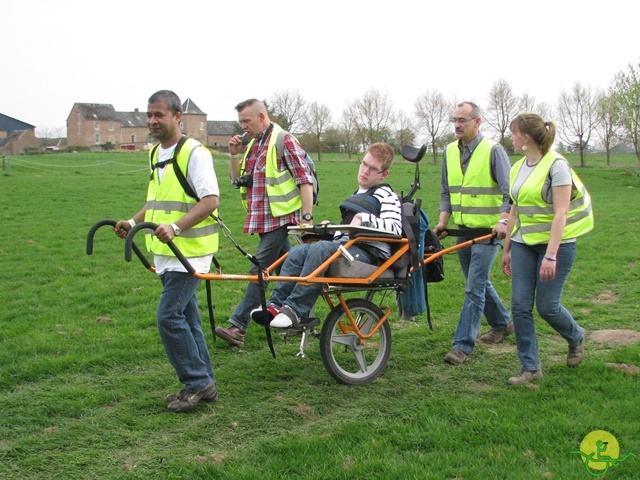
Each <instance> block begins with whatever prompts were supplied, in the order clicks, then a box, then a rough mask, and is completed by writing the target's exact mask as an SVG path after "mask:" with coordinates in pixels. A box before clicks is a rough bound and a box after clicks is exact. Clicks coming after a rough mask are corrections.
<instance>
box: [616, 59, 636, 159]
mask: <svg viewBox="0 0 640 480" xmlns="http://www.w3.org/2000/svg"><path fill="white" fill-rule="evenodd" d="M611 92H612V97H613V99H614V102H615V103H616V105H617V107H618V112H619V114H620V117H619V124H620V127H621V128H622V131H623V132H624V136H625V140H626V141H627V142H630V143H631V144H632V145H633V148H634V149H635V152H636V157H637V158H638V161H639V162H640V65H638V67H637V68H634V67H633V66H632V65H629V69H628V71H627V73H625V72H620V73H618V74H616V76H615V78H614V83H613V86H612V88H611Z"/></svg>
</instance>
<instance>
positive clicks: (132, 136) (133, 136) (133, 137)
mask: <svg viewBox="0 0 640 480" xmlns="http://www.w3.org/2000/svg"><path fill="white" fill-rule="evenodd" d="M131 143H136V136H135V134H133V135H131Z"/></svg>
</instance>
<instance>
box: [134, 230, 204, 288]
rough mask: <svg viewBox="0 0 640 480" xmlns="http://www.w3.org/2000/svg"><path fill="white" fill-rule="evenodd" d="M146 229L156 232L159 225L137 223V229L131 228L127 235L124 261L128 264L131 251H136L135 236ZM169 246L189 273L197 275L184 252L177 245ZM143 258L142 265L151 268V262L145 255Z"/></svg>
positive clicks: (168, 244) (171, 244) (169, 244)
mask: <svg viewBox="0 0 640 480" xmlns="http://www.w3.org/2000/svg"><path fill="white" fill-rule="evenodd" d="M145 228H148V229H150V230H155V229H156V228H158V225H157V224H155V223H152V222H141V223H137V224H136V225H135V227H133V228H131V230H129V233H127V238H126V239H125V241H124V259H125V260H126V261H127V262H130V261H131V249H132V248H133V249H134V250H135V248H136V247H135V243H134V242H133V237H134V236H135V234H136V233H138V232H139V231H140V230H142V229H145ZM167 246H168V247H169V249H170V250H171V251H172V252H173V254H174V255H175V256H176V258H177V259H178V260H179V261H180V263H181V264H182V266H183V267H184V268H186V269H187V272H189V273H190V274H191V275H193V274H194V273H196V271H195V269H194V268H193V267H192V266H191V264H190V263H189V261H188V260H187V259H186V257H185V256H184V255H183V254H182V252H181V251H180V250H179V249H178V247H176V246H175V244H174V243H173V242H172V241H171V242H169V243H167ZM136 254H138V251H136ZM138 258H140V255H138ZM142 258H144V260H142ZM142 258H140V260H142V263H145V262H146V263H145V266H150V264H149V262H148V261H147V259H146V258H145V257H144V255H143V256H142Z"/></svg>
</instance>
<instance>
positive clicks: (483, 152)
mask: <svg viewBox="0 0 640 480" xmlns="http://www.w3.org/2000/svg"><path fill="white" fill-rule="evenodd" d="M451 123H452V124H453V126H454V131H455V135H456V138H457V141H455V142H452V143H450V144H449V145H448V146H447V149H446V151H445V153H444V157H443V161H442V180H441V181H442V187H441V191H440V216H439V219H438V224H437V225H436V227H435V228H434V232H435V233H436V234H437V235H439V237H440V238H444V237H446V236H447V231H446V230H447V225H448V223H449V220H451V221H452V222H453V223H454V224H455V228H456V229H457V230H458V231H459V234H458V237H457V238H456V244H458V243H462V242H464V241H466V240H469V238H470V237H474V236H478V235H476V234H475V233H474V230H476V231H477V229H492V230H493V231H495V232H496V233H497V237H498V239H503V238H505V237H506V235H507V219H508V216H509V210H510V197H509V170H510V168H511V163H510V162H509V157H508V156H507V152H506V151H505V150H504V148H502V146H501V145H499V144H497V143H495V142H493V141H492V140H489V139H487V138H485V137H484V136H483V135H482V134H481V133H480V124H481V123H482V118H481V115H480V109H479V108H478V106H477V105H475V104H473V103H471V102H462V103H459V104H458V105H457V106H456V109H455V110H454V112H453V117H452V118H451ZM499 248H500V246H499V243H498V242H497V241H494V240H491V241H486V242H482V243H476V244H474V245H472V246H471V247H469V248H464V249H461V250H458V259H459V260H460V266H461V267H462V272H463V274H464V276H465V279H466V285H465V289H464V294H465V297H464V303H463V305H462V311H461V312H460V317H459V320H458V326H457V328H456V333H455V335H454V337H453V342H452V349H451V351H450V352H449V353H447V355H445V357H444V361H445V362H447V363H450V364H452V365H460V364H462V363H464V362H465V360H466V359H467V357H468V356H469V355H471V352H473V349H474V348H475V344H476V338H477V337H478V332H479V330H480V323H481V321H482V315H483V314H484V316H485V317H486V319H487V323H488V324H489V326H490V327H491V330H490V331H489V332H488V333H486V334H484V335H482V336H481V337H480V340H481V341H482V342H484V343H488V344H493V343H498V342H501V341H502V339H503V337H504V336H505V335H510V334H511V333H513V323H512V322H511V321H510V317H509V311H508V310H507V309H506V308H505V306H504V304H503V303H502V300H500V297H499V296H498V293H497V292H496V290H495V288H494V287H493V285H492V284H491V281H490V280H489V273H490V272H491V267H492V265H493V262H494V260H495V258H496V256H497V254H498V249H499Z"/></svg>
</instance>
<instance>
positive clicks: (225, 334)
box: [216, 325, 246, 347]
mask: <svg viewBox="0 0 640 480" xmlns="http://www.w3.org/2000/svg"><path fill="white" fill-rule="evenodd" d="M245 333H246V332H245V331H244V330H240V329H239V328H238V327H236V326H235V325H231V326H230V327H229V328H222V327H216V335H217V336H218V337H220V338H221V339H223V340H226V341H227V342H229V343H230V344H231V345H235V346H236V347H244V334H245Z"/></svg>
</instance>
